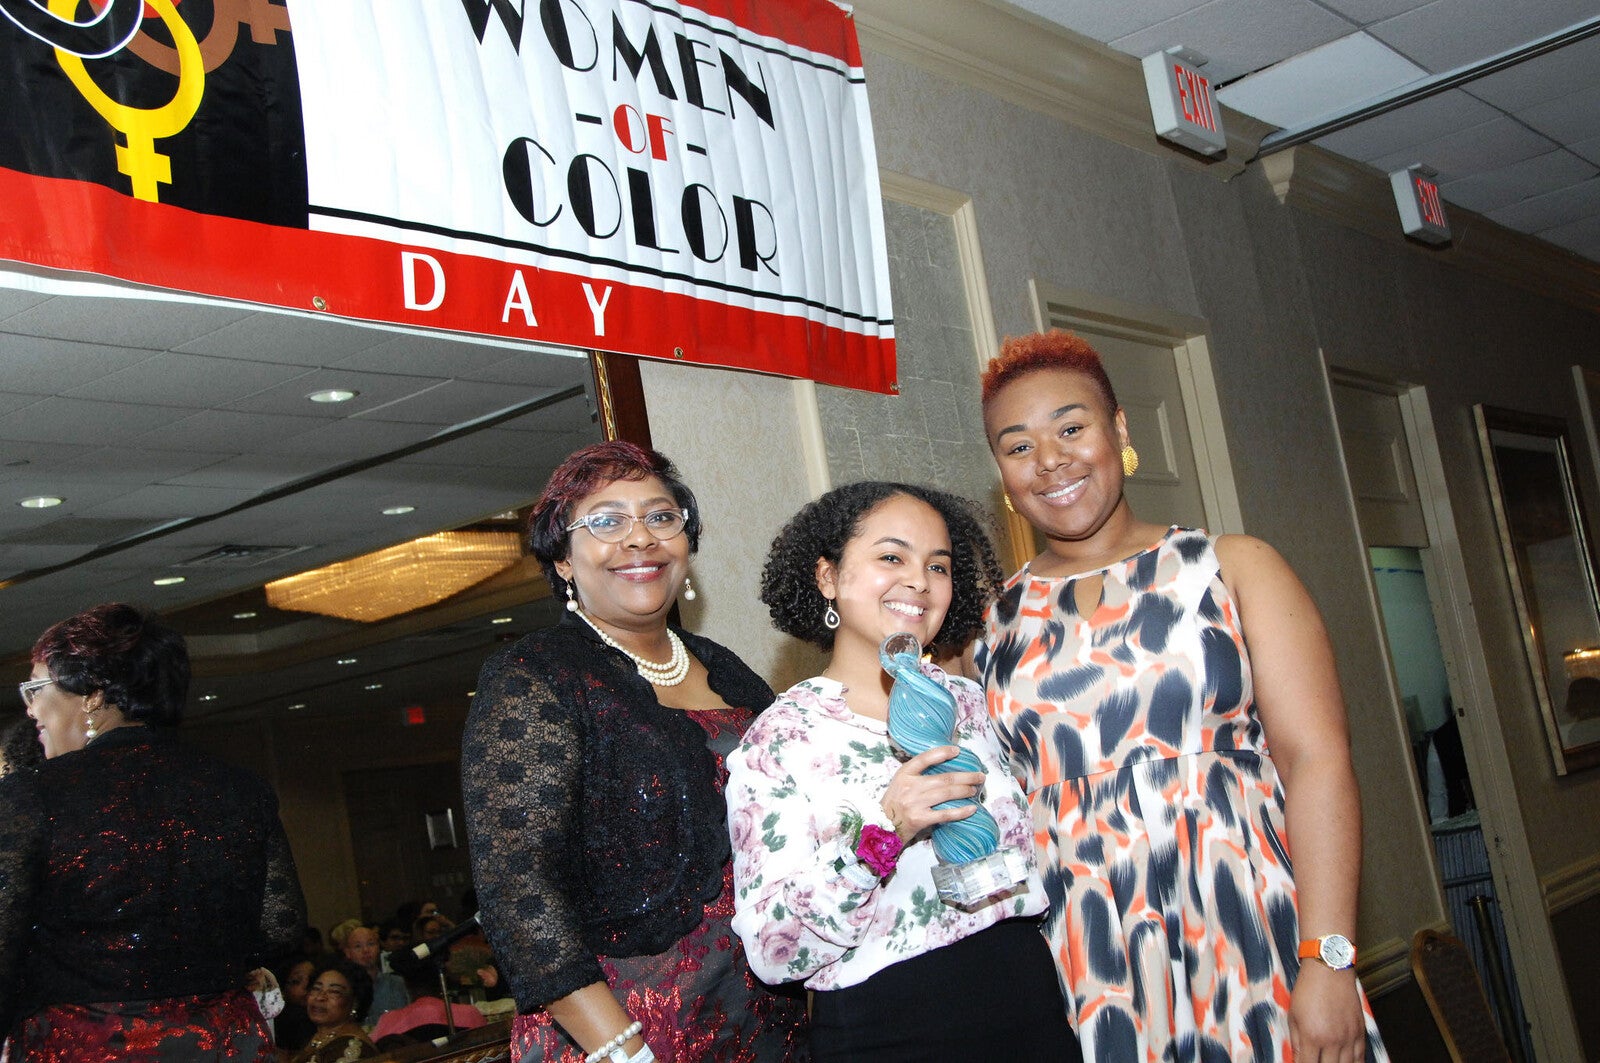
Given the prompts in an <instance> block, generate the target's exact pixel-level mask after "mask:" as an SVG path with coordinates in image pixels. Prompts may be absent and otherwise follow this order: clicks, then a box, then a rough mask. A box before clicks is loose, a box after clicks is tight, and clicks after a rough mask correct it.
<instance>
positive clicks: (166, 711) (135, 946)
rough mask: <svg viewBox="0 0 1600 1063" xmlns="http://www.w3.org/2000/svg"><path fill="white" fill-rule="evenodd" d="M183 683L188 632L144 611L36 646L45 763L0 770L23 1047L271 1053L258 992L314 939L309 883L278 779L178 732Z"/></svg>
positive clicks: (135, 1061)
mask: <svg viewBox="0 0 1600 1063" xmlns="http://www.w3.org/2000/svg"><path fill="white" fill-rule="evenodd" d="M188 688H189V655H188V651H187V649H186V648H185V646H184V641H183V636H182V635H180V634H178V633H177V632H176V631H174V630H172V629H171V628H169V627H167V626H165V625H164V624H161V623H159V622H157V621H156V620H154V619H153V618H152V617H150V616H148V615H147V614H145V613H143V612H141V611H140V610H138V609H135V608H133V607H132V606H128V605H122V604H110V605H99V606H95V607H94V608H92V609H89V610H86V611H85V612H83V613H80V614H78V615H77V616H74V617H72V618H70V619H68V620H63V621H62V622H61V623H59V624H56V625H55V626H54V627H52V628H50V630H48V631H46V632H45V633H44V634H43V635H42V636H41V637H40V638H39V641H38V642H36V643H35V644H34V647H33V676H32V678H31V679H29V680H28V681H27V682H25V683H22V684H21V685H20V690H21V693H22V699H23V701H24V702H25V703H26V705H27V709H28V715H29V717H31V718H32V720H33V721H34V723H35V725H36V727H37V729H38V733H39V737H40V739H41V741H42V743H43V745H44V753H45V757H46V760H45V761H44V763H43V764H42V765H40V767H39V769H38V770H37V771H33V772H22V773H18V774H15V775H7V776H6V777H5V778H3V779H0V1036H3V1035H4V1034H5V1033H6V1032H10V1034H11V1035H12V1058H15V1059H26V1060H30V1061H32V1060H42V1061H56V1060H59V1061H62V1063H65V1061H68V1060H85V1059H116V1060H119V1061H132V1063H156V1061H158V1060H167V1059H175V1058H180V1057H181V1058H183V1059H185V1060H197V1061H198V1060H223V1059H227V1060H261V1061H266V1060H271V1059H273V1058H274V1056H273V1051H272V1043H271V1037H270V1034H269V1032H268V1030H267V1026H266V1023H265V1021H264V1020H263V1019H262V1017H261V1012H260V1010H259V1009H258V1008H257V1005H256V1002H255V999H254V998H253V996H252V995H251V994H250V993H249V992H248V991H247V990H246V988H245V985H246V980H247V978H248V976H249V973H250V972H251V970H252V969H254V968H256V967H258V966H260V964H261V963H262V961H263V960H265V959H268V958H270V957H273V956H278V955H281V954H282V953H284V952H286V951H288V950H290V949H292V948H293V947H294V946H295V945H296V943H297V942H298V941H299V940H300V931H301V926H302V924H303V923H304V921H305V909H304V902H303V900H302V899H301V895H300V884H299V880H298V878H297V877H296V875H295V867H294V860H293V858H292V857H291V855H290V853H289V844H288V841H287V839H285V837H284V833H283V827H282V825H281V824H280V823H279V820H278V806H277V801H276V800H275V798H274V797H273V794H272V791H271V789H269V788H268V787H267V785H266V784H265V783H264V782H262V781H261V780H260V779H258V778H256V777H255V776H254V775H251V774H250V773H249V772H246V771H243V770H241V769H238V768H235V767H232V766H231V765H227V764H224V763H222V762H220V761H217V760H214V759H213V758H211V757H208V756H205V755H202V754H201V753H199V752H196V751H194V750H191V749H189V748H188V747H186V746H185V745H183V744H182V743H181V742H179V741H178V740H177V738H176V736H175V734H174V732H175V730H176V727H177V724H178V721H179V718H180V716H181V714H182V711H183V703H184V698H185V697H186V695H187V693H188Z"/></svg>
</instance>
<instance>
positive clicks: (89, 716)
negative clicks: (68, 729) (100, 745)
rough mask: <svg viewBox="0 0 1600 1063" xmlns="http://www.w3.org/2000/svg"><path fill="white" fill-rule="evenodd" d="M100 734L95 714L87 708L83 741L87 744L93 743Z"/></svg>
mask: <svg viewBox="0 0 1600 1063" xmlns="http://www.w3.org/2000/svg"><path fill="white" fill-rule="evenodd" d="M99 733H100V732H99V731H97V730H95V726H94V713H93V712H92V711H91V710H90V709H88V708H85V709H84V710H83V740H84V741H85V742H93V741H94V739H95V736H96V735H98V734H99Z"/></svg>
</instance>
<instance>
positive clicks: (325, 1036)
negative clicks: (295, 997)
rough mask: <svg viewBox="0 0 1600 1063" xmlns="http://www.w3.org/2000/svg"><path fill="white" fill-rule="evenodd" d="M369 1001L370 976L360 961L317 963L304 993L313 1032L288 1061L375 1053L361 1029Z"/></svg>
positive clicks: (333, 1060)
mask: <svg viewBox="0 0 1600 1063" xmlns="http://www.w3.org/2000/svg"><path fill="white" fill-rule="evenodd" d="M371 1003H372V979H371V978H369V977H367V972H366V969H365V968H363V967H362V966H361V965H360V964H357V963H352V962H350V961H349V960H344V959H335V958H333V957H331V956H330V957H328V958H326V959H324V960H323V961H322V962H321V963H319V964H317V965H316V967H315V969H313V970H312V972H311V987H310V989H309V990H308V991H307V993H306V1012H307V1014H309V1015H310V1016H311V1021H312V1022H313V1023H315V1024H316V1031H315V1032H314V1033H313V1034H312V1035H311V1040H309V1041H307V1042H306V1046H305V1047H304V1048H302V1049H301V1050H300V1051H299V1052H297V1053H295V1054H294V1055H293V1056H292V1057H290V1060H289V1063H351V1061H352V1060H357V1059H366V1058H367V1057H368V1056H375V1055H378V1054H379V1053H378V1049H377V1047H376V1046H375V1045H373V1043H372V1041H371V1040H369V1039H368V1038H367V1032H366V1031H365V1030H363V1029H362V1028H361V1019H362V1017H363V1016H364V1015H366V1013H367V1008H368V1006H369V1005H371Z"/></svg>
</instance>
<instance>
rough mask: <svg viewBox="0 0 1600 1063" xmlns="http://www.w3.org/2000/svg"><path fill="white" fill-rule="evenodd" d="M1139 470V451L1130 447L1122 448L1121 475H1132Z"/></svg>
mask: <svg viewBox="0 0 1600 1063" xmlns="http://www.w3.org/2000/svg"><path fill="white" fill-rule="evenodd" d="M1138 471H1139V452H1138V451H1137V450H1134V449H1133V448H1132V447H1123V448H1122V475H1124V476H1132V475H1133V474H1134V473H1136V472H1138Z"/></svg>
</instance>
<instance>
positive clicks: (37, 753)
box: [0, 716, 44, 775]
mask: <svg viewBox="0 0 1600 1063" xmlns="http://www.w3.org/2000/svg"><path fill="white" fill-rule="evenodd" d="M42 763H44V746H43V744H41V743H40V741H39V729H38V728H37V727H35V726H34V723H33V721H32V720H30V719H29V718H28V717H26V716H23V717H21V718H19V719H17V720H13V721H12V723H11V725H10V726H8V727H7V728H6V729H5V735H4V737H0V775H10V774H11V773H12V772H14V771H32V770H33V769H34V768H37V767H38V766H39V765H40V764H42Z"/></svg>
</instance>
